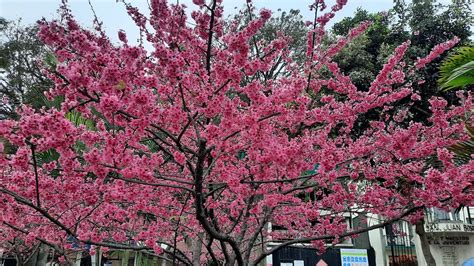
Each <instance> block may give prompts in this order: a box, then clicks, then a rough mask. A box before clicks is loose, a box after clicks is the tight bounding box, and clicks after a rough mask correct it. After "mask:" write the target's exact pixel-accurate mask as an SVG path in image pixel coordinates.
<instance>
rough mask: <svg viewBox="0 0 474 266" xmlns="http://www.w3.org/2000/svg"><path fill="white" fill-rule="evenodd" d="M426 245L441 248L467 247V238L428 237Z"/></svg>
mask: <svg viewBox="0 0 474 266" xmlns="http://www.w3.org/2000/svg"><path fill="white" fill-rule="evenodd" d="M428 244H430V245H441V246H459V245H469V237H468V236H428Z"/></svg>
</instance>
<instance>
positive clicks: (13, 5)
mask: <svg viewBox="0 0 474 266" xmlns="http://www.w3.org/2000/svg"><path fill="white" fill-rule="evenodd" d="M174 1H176V0H173V1H169V2H174ZM179 1H180V3H184V4H186V5H187V6H189V7H192V6H194V5H193V4H192V0H179ZM313 1H314V0H313ZM450 1H451V0H441V1H440V2H444V3H448V2H450ZM91 2H92V4H93V6H94V9H95V11H96V13H97V15H98V17H99V18H100V19H101V20H102V21H103V22H104V26H105V30H106V32H107V34H108V35H109V36H112V37H113V38H114V39H116V36H117V31H118V30H119V29H124V30H125V31H126V32H127V33H128V36H129V40H132V39H133V37H132V36H133V35H135V32H136V28H135V26H134V24H133V22H132V20H131V19H130V18H129V17H128V15H127V13H126V12H125V8H124V6H123V4H121V3H116V0H91ZM127 2H131V3H133V5H135V6H137V7H138V8H140V9H141V10H144V11H146V8H147V7H148V5H147V1H146V0H128V1H127ZM311 2H312V1H311V0H254V3H255V5H256V6H257V7H258V8H261V7H267V8H269V9H272V10H274V11H277V10H278V9H281V10H289V9H300V10H301V11H302V14H303V17H304V19H305V20H312V13H311V12H310V11H309V9H308V5H309V4H310V3H311ZM326 2H328V3H330V4H332V3H333V2H335V0H327V1H326ZM59 3H60V0H0V16H1V17H4V18H6V19H8V20H18V19H20V18H21V19H22V23H23V24H31V23H34V22H35V21H37V20H38V19H40V18H42V17H45V18H47V19H52V18H55V17H56V15H55V14H56V10H57V8H58V6H59ZM69 3H70V6H71V9H72V10H73V13H74V15H75V16H76V18H77V19H78V20H79V21H80V22H82V23H83V24H84V25H87V26H90V25H92V11H91V9H90V7H89V4H88V1H87V0H69ZM244 3H245V0H224V6H225V8H226V10H225V13H226V14H227V15H228V14H231V13H232V12H235V9H234V7H239V8H240V7H241V6H243V4H244ZM392 6H393V0H349V1H348V4H347V5H346V7H345V8H344V9H343V10H342V11H340V12H339V13H338V15H337V16H336V18H335V19H334V20H333V22H334V21H338V20H340V19H341V18H343V17H346V16H351V15H352V14H353V13H354V12H355V10H356V9H357V8H358V7H362V8H364V9H366V10H368V11H371V12H379V11H386V10H388V9H390V8H391V7H392Z"/></svg>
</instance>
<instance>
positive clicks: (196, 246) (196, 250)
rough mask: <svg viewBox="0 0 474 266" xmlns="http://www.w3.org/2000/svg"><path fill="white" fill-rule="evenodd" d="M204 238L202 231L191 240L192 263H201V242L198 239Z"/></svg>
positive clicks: (197, 265)
mask: <svg viewBox="0 0 474 266" xmlns="http://www.w3.org/2000/svg"><path fill="white" fill-rule="evenodd" d="M203 238H204V233H199V235H198V237H197V238H196V239H195V241H192V242H193V265H196V266H199V265H201V253H202V242H201V240H200V239H203Z"/></svg>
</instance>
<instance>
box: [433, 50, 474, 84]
mask: <svg viewBox="0 0 474 266" xmlns="http://www.w3.org/2000/svg"><path fill="white" fill-rule="evenodd" d="M438 83H439V86H440V88H441V89H442V90H445V91H446V90H451V89H461V88H464V87H466V86H468V85H472V84H474V46H465V47H461V48H459V50H458V51H457V52H456V53H455V54H453V55H451V56H449V57H448V58H447V59H446V60H445V61H444V62H443V63H442V64H441V66H440V77H439V79H438Z"/></svg>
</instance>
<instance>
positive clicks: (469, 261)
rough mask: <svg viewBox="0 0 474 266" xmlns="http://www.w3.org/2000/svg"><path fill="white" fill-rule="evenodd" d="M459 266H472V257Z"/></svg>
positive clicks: (473, 262)
mask: <svg viewBox="0 0 474 266" xmlns="http://www.w3.org/2000/svg"><path fill="white" fill-rule="evenodd" d="M461 266H474V257H472V258H470V259H467V260H466V261H465V262H464V263H463V264H462V265H461Z"/></svg>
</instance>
